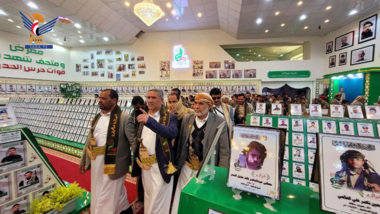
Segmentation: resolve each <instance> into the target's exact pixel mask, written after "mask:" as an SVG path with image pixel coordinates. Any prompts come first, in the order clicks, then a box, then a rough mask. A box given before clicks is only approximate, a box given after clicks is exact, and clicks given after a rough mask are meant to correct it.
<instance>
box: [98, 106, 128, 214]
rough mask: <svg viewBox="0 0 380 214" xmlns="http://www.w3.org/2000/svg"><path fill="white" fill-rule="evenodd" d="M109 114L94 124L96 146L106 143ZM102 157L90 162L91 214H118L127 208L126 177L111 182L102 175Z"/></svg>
mask: <svg viewBox="0 0 380 214" xmlns="http://www.w3.org/2000/svg"><path fill="white" fill-rule="evenodd" d="M110 115H111V113H107V114H101V117H100V118H99V120H98V123H97V124H96V127H95V130H94V137H95V139H96V144H97V146H104V145H105V144H106V141H107V131H108V124H109V121H110ZM103 169H104V155H98V156H96V159H95V160H91V214H104V213H110V214H111V213H114V214H119V213H120V212H122V211H123V210H126V209H128V208H129V202H128V198H127V190H126V189H125V186H124V181H125V177H126V175H124V176H123V177H121V178H118V179H116V180H111V179H110V178H109V177H108V175H105V174H104V173H103Z"/></svg>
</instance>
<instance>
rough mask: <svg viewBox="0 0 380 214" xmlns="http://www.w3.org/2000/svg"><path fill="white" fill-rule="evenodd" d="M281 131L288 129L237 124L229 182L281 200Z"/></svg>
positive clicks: (282, 145)
mask: <svg viewBox="0 0 380 214" xmlns="http://www.w3.org/2000/svg"><path fill="white" fill-rule="evenodd" d="M281 135H285V133H284V132H282V131H280V130H278V129H268V128H265V129H263V128H258V127H243V126H236V127H235V128H234V135H233V139H234V140H233V142H232V146H231V148H232V149H231V158H230V166H229V173H228V179H227V186H228V187H234V188H236V189H239V190H242V191H245V192H250V193H253V194H256V195H261V196H265V197H271V198H274V199H276V200H279V199H280V190H281V182H280V178H281V169H282V167H283V165H282V158H281V157H280V156H281V154H282V153H283V151H284V143H285V142H283V141H281V139H282V140H283V139H284V138H281V137H280V136H281ZM237 142H238V143H237ZM267 154H271V155H267ZM247 178H248V179H247ZM248 183H249V185H247V184H248Z"/></svg>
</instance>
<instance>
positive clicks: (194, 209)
mask: <svg viewBox="0 0 380 214" xmlns="http://www.w3.org/2000/svg"><path fill="white" fill-rule="evenodd" d="M215 170H216V174H215V179H214V180H208V179H204V181H205V183H204V184H200V183H197V182H196V178H193V179H192V180H191V181H190V182H189V183H188V184H187V185H186V187H185V188H184V189H183V190H182V192H181V199H180V203H179V210H181V214H192V213H212V212H210V210H214V211H215V212H213V213H228V214H238V213H239V214H240V213H311V214H317V213H328V212H324V211H322V210H321V209H320V204H319V193H318V192H314V191H313V190H311V188H309V187H304V186H299V185H293V184H289V183H285V182H281V201H275V200H274V199H268V198H265V197H262V196H257V195H254V194H248V193H245V192H243V193H241V196H242V199H241V200H235V199H234V198H233V195H234V192H233V191H232V189H231V188H229V187H227V185H226V184H227V174H228V172H227V169H225V168H220V167H215Z"/></svg>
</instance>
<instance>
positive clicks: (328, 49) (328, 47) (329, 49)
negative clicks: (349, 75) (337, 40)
mask: <svg viewBox="0 0 380 214" xmlns="http://www.w3.org/2000/svg"><path fill="white" fill-rule="evenodd" d="M332 51H333V41H331V42H328V43H326V54H329V53H332Z"/></svg>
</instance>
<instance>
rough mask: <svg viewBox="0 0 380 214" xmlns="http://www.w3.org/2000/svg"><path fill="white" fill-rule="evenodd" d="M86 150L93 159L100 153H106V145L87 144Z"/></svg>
mask: <svg viewBox="0 0 380 214" xmlns="http://www.w3.org/2000/svg"><path fill="white" fill-rule="evenodd" d="M86 150H87V155H88V157H89V158H90V159H91V160H95V159H96V156H98V155H104V154H106V146H87V147H86Z"/></svg>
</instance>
